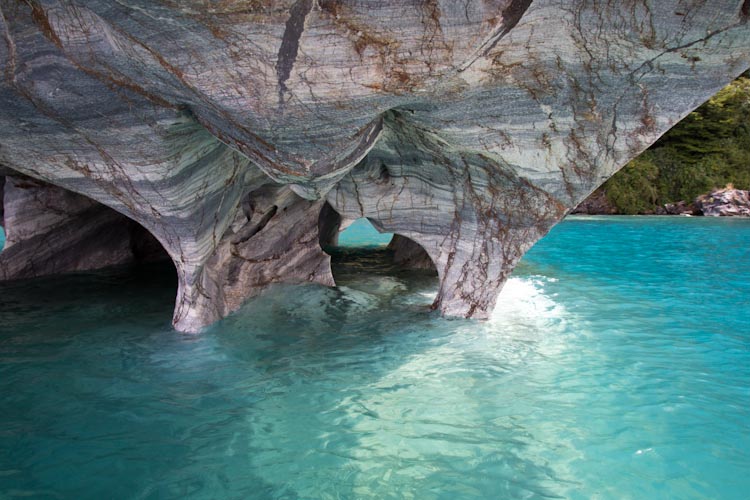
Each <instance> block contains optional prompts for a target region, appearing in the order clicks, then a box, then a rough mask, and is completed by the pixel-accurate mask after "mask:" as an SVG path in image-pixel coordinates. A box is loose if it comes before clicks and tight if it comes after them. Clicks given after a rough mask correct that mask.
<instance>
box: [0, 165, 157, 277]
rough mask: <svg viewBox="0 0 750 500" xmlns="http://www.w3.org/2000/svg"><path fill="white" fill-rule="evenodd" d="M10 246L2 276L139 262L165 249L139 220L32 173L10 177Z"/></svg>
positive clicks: (0, 260)
mask: <svg viewBox="0 0 750 500" xmlns="http://www.w3.org/2000/svg"><path fill="white" fill-rule="evenodd" d="M2 200H3V204H4V207H5V221H4V227H5V232H6V241H5V247H4V248H3V250H2V252H0V279H5V280H8V279H20V278H35V277H38V276H45V275H49V274H56V273H63V272H70V271H84V270H90V269H99V268H102V267H106V266H112V265H121V264H133V263H136V262H142V261H149V260H154V259H156V258H159V257H160V254H159V250H161V248H160V247H159V246H158V244H157V243H156V242H155V241H153V237H152V236H151V235H150V234H149V233H147V232H146V231H144V230H142V229H141V228H140V227H139V226H138V225H137V224H136V223H135V222H133V221H131V220H130V219H128V218H127V217H125V216H124V215H122V214H119V213H117V212H115V211H114V210H112V209H111V208H109V207H105V206H104V205H101V204H100V203H97V202H95V201H93V200H90V199H88V198H85V197H84V196H81V195H78V194H75V193H71V192H70V191H67V190H65V189H62V188H59V187H55V186H50V185H48V184H45V183H43V182H39V181H36V180H33V179H28V178H18V177H7V178H5V189H4V196H3V198H2Z"/></svg>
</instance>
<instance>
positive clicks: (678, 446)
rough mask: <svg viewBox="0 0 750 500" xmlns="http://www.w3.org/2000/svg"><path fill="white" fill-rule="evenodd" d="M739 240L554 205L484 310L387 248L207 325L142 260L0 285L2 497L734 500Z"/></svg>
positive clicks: (742, 317)
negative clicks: (543, 229)
mask: <svg viewBox="0 0 750 500" xmlns="http://www.w3.org/2000/svg"><path fill="white" fill-rule="evenodd" d="M371 236H372V234H371ZM749 249H750V221H749V220H730V219H708V218H658V217H651V218H648V217H628V218H625V217H623V218H620V217H609V218H596V217H594V218H586V219H583V218H575V219H569V220H567V221H566V222H564V223H562V224H560V225H559V226H558V227H556V228H555V229H554V230H553V231H552V233H551V234H550V235H549V236H548V237H547V238H545V239H544V240H543V241H542V242H540V243H539V244H538V245H537V246H536V247H535V248H534V249H533V250H532V251H531V252H530V253H529V254H528V255H527V256H526V257H525V258H524V260H523V262H522V264H521V266H520V267H519V268H518V270H517V271H516V273H515V274H514V276H513V277H512V278H511V280H510V282H509V283H508V284H507V286H506V288H505V289H504V291H503V293H502V295H501V298H500V301H499V303H498V306H497V309H496V311H495V314H494V317H493V318H492V320H491V321H489V322H486V323H479V322H471V321H463V320H453V321H448V320H443V319H440V318H438V317H436V316H435V315H434V314H432V313H430V312H429V311H428V306H429V304H430V302H431V300H432V298H433V295H434V293H435V290H436V281H435V279H434V278H433V277H432V276H430V275H426V274H420V273H403V272H402V273H398V272H394V271H393V270H392V269H390V268H389V266H388V265H387V264H386V263H384V261H383V260H382V257H383V251H382V250H381V251H380V253H377V252H376V253H369V254H367V253H362V252H356V251H351V250H349V251H343V252H339V253H338V254H337V256H336V260H337V261H338V263H337V264H336V265H335V272H336V277H337V279H338V282H339V284H340V287H339V288H338V289H325V288H322V287H318V286H301V287H288V286H286V287H277V288H274V289H272V290H271V291H270V292H269V293H267V294H266V295H265V296H263V297H261V298H260V299H257V300H255V301H252V302H250V303H249V304H248V305H247V306H246V307H244V308H243V309H242V310H241V311H240V312H239V313H237V314H235V315H233V316H231V317H230V318H228V319H226V320H225V321H223V322H221V323H220V324H218V325H216V326H214V327H212V328H211V329H209V330H208V331H207V332H206V333H204V334H202V335H181V334H178V333H175V332H173V331H172V330H171V329H170V327H169V321H170V314H171V307H172V302H173V298H174V296H173V294H174V282H173V280H174V278H173V276H172V274H171V273H170V272H157V270H156V269H155V268H153V269H145V270H141V271H138V272H132V270H128V269H123V270H115V271H107V272H98V273H83V274H77V275H74V276H68V277H61V278H55V279H47V280H37V281H29V282H16V283H6V284H2V285H0V331H1V332H2V333H1V334H0V394H1V396H0V498H15V497H32V498H75V499H79V498H94V499H100V498H289V499H294V498H326V499H334V498H347V499H348V498H394V499H396V498H398V499H401V498H417V499H433V498H434V499H461V498H491V499H497V498H514V499H515V498H580V499H589V498H601V499H610V498H618V499H620V498H632V499H643V498H655V499H662V498H680V499H690V498H723V499H727V498H728V499H733V498H736V499H741V498H747V497H748V494H750V476H749V475H748V470H750V314H749V313H750V255H749V251H750V250H749ZM342 261H343V262H342ZM365 269H368V271H367V273H365V271H364V270H365Z"/></svg>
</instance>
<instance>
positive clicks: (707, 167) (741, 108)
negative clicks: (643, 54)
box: [600, 72, 750, 214]
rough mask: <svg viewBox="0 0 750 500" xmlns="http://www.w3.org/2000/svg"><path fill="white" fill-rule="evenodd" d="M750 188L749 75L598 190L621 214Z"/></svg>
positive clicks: (724, 91) (696, 111)
mask: <svg viewBox="0 0 750 500" xmlns="http://www.w3.org/2000/svg"><path fill="white" fill-rule="evenodd" d="M727 184H733V185H734V187H735V188H737V189H750V72H748V73H744V74H743V75H742V76H740V77H739V78H737V79H736V80H734V81H733V82H732V83H730V84H729V85H727V86H726V87H725V88H724V89H722V90H721V91H719V93H718V94H716V95H715V96H714V97H712V98H711V99H710V100H708V101H707V102H706V103H704V104H703V105H702V106H700V107H699V108H697V109H696V110H695V111H693V112H692V113H690V114H689V115H688V116H686V117H685V118H684V119H683V120H682V121H681V122H680V123H678V124H677V125H675V126H674V127H673V128H672V129H671V130H670V131H668V132H667V133H666V134H664V135H663V136H662V137H661V138H660V139H659V140H658V141H657V142H656V143H655V144H654V145H652V146H651V147H650V148H649V149H648V150H646V151H644V152H643V153H642V154H641V155H640V156H638V157H637V158H635V159H634V160H632V161H631V162H630V163H628V164H627V165H626V166H625V167H623V169H622V170H620V171H619V172H618V173H617V174H615V175H614V176H613V177H612V178H611V179H609V180H608V181H607V182H606V183H605V184H604V185H603V186H602V187H601V188H600V189H602V190H604V192H605V194H606V197H607V200H608V201H609V203H610V204H611V205H612V206H613V207H614V208H615V209H616V211H617V212H618V213H621V214H638V213H649V212H653V211H655V210H656V208H657V207H659V206H663V205H664V204H666V203H675V202H678V201H683V200H684V201H686V202H688V203H690V202H692V201H693V200H694V199H695V198H696V197H697V196H699V195H701V194H704V193H708V192H710V191H711V190H713V189H715V188H721V187H724V186H725V185H727Z"/></svg>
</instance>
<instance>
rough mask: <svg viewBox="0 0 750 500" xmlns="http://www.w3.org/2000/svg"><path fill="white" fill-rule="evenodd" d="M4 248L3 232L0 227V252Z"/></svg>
mask: <svg viewBox="0 0 750 500" xmlns="http://www.w3.org/2000/svg"><path fill="white" fill-rule="evenodd" d="M4 246H5V230H4V229H3V228H2V227H0V252H1V251H2V250H3V247H4Z"/></svg>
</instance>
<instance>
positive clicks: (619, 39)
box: [0, 0, 750, 331]
mask: <svg viewBox="0 0 750 500" xmlns="http://www.w3.org/2000/svg"><path fill="white" fill-rule="evenodd" d="M746 4H747V2H745V1H738V0H731V1H730V0H714V1H703V2H692V3H690V4H689V5H685V3H684V2H681V1H678V0H671V1H664V2H652V3H651V4H640V3H636V4H632V3H627V4H626V3H618V2H582V1H574V2H559V1H556V0H533V1H532V0H498V1H495V2H487V1H483V0H482V1H480V0H468V1H466V2H449V1H434V2H421V1H420V2H417V1H414V0H399V1H394V2H359V1H356V0H351V1H348V0H346V1H344V0H341V1H338V0H337V1H330V0H325V1H324V0H318V1H313V0H296V1H293V0H285V1H279V2H219V3H212V4H207V3H205V2H198V1H193V0H187V1H184V2H157V3H154V2H145V1H142V0H125V1H118V2H109V1H105V0H87V1H83V0H72V1H66V2H61V1H55V0H50V1H45V2H37V1H29V2H11V3H9V2H4V3H3V2H0V25H2V31H3V33H4V35H3V41H2V43H0V65H2V74H3V76H4V78H3V79H2V80H0V165H2V166H4V167H5V168H9V169H10V170H11V171H12V174H6V175H18V174H24V175H26V176H28V177H30V178H34V179H39V180H42V181H44V182H46V183H48V184H50V185H54V186H58V187H61V188H65V189H66V190H68V191H71V192H74V193H78V194H80V195H83V196H85V197H87V198H90V199H92V200H95V201H96V202H98V203H100V204H103V205H106V206H108V207H110V208H113V209H114V210H116V211H118V212H120V213H122V214H124V215H125V216H127V217H128V218H130V219H133V220H134V221H136V222H138V223H139V224H140V225H141V226H143V227H144V228H146V229H147V230H148V231H149V232H151V233H152V234H153V235H154V236H155V237H156V239H158V241H159V242H160V243H161V245H162V246H163V247H164V249H165V250H166V251H167V253H168V254H169V255H170V257H171V258H172V260H173V261H174V263H175V266H176V268H177V272H178V277H179V296H178V300H177V305H176V310H175V316H174V322H175V326H176V327H177V328H179V329H181V330H185V331H197V330H199V329H200V328H201V327H202V326H204V325H207V324H209V323H211V322H212V321H215V320H216V319H217V318H219V317H222V316H224V315H226V314H227V313H228V312H230V311H231V310H233V309H235V308H236V307H237V306H238V304H239V303H241V302H242V300H244V299H245V298H247V297H249V296H251V295H254V294H256V293H257V292H258V290H260V289H262V288H263V287H264V286H265V284H266V283H271V282H280V281H283V282H293V283H299V282H302V281H312V282H317V283H325V284H332V278H331V275H330V269H329V264H328V261H327V260H326V257H325V255H324V254H322V252H321V251H320V245H319V243H320V241H321V240H322V241H324V242H330V241H333V240H334V239H335V237H334V236H333V229H332V228H334V227H336V224H334V223H333V222H330V223H329V222H325V223H323V224H319V221H320V219H319V214H320V212H321V210H322V209H323V207H325V206H326V204H325V201H327V202H328V205H330V207H331V209H332V210H333V211H335V212H336V213H337V214H338V217H340V218H341V220H344V221H351V220H352V219H355V218H357V217H362V216H365V217H368V218H369V219H370V220H371V221H372V222H373V224H375V225H376V226H377V227H378V228H379V229H382V230H386V231H392V232H395V233H396V234H399V235H401V236H404V237H406V238H408V239H410V240H411V241H413V242H415V243H416V244H418V245H420V246H421V247H422V248H424V250H425V251H426V253H427V254H428V255H429V257H430V260H431V261H432V262H433V263H434V265H435V267H436V268H437V270H438V273H439V276H440V291H439V294H438V297H437V300H436V304H435V305H436V307H437V308H438V309H439V310H440V311H441V312H442V313H444V314H446V315H458V316H468V317H478V318H483V317H487V316H488V315H489V313H490V312H491V310H492V308H493V306H494V303H495V299H496V297H497V294H498V293H499V291H500V288H501V287H502V285H503V283H504V282H505V280H506V278H507V276H508V275H509V273H510V272H511V270H512V269H513V267H514V265H515V263H516V262H517V261H518V260H519V259H520V258H521V256H522V255H523V254H524V252H525V251H526V250H527V249H528V248H530V247H531V246H532V245H533V244H534V242H535V241H537V240H538V239H539V238H541V237H542V236H544V234H546V232H547V231H548V230H549V229H550V228H551V227H552V226H553V225H554V224H555V223H557V222H558V221H560V220H561V219H562V218H563V217H564V216H565V215H566V214H567V213H568V212H569V211H570V210H571V209H572V208H574V207H575V206H577V205H578V204H579V203H580V202H581V201H582V200H583V199H585V198H586V196H587V195H588V194H589V193H591V192H592V191H593V190H594V189H595V188H596V187H597V186H599V185H600V184H601V183H603V182H604V181H605V180H606V179H607V178H609V177H610V176H611V175H612V174H613V173H615V172H616V171H617V170H618V169H619V168H620V167H621V166H623V165H624V164H625V163H626V162H627V161H628V160H630V159H631V158H633V157H634V156H636V155H637V154H638V153H640V152H641V151H642V150H643V149H645V148H646V147H648V146H649V145H650V144H651V143H653V142H654V141H655V140H656V139H657V138H658V137H659V136H660V135H661V134H663V133H664V132H665V131H666V130H667V129H669V128H670V127H671V126H672V125H673V124H674V123H676V122H677V121H678V120H679V119H680V118H682V117H683V116H684V115H685V114H686V113H688V112H689V111H691V110H692V109H694V108H695V107H697V106H698V105H699V104H701V103H702V102H703V101H705V100H706V99H707V98H709V97H710V96H711V95H713V94H714V93H715V92H716V91H717V90H719V89H720V88H721V87H722V86H723V85H725V84H726V83H727V82H729V81H730V80H732V79H733V78H734V77H736V76H737V75H738V74H740V73H741V72H743V71H744V70H746V69H747V68H748V66H750V29H749V28H748V25H747V20H748V15H749V13H750V7H748V5H746ZM0 171H3V170H0ZM61 196H62V195H61ZM3 203H4V204H5V207H6V217H7V213H8V203H9V202H8V200H7V198H6V200H5V201H4V202H3ZM50 217H52V218H54V215H52V214H51V215H50ZM325 217H326V218H327V219H330V221H333V219H334V218H335V217H333V215H332V214H330V213H329V214H328V215H326V216H325ZM53 227H56V226H55V225H54V224H52V225H51V226H50V228H51V229H50V231H54V229H52V228H53ZM319 228H321V229H322V230H324V234H323V235H322V237H321V236H320V235H319V231H320V229H319ZM50 234H52V233H50ZM79 234H80V237H79V238H78V239H80V240H81V241H82V240H83V239H92V238H93V237H92V236H85V235H84V234H83V233H79ZM55 237H57V236H55ZM35 241H36V240H35ZM93 241H94V243H93V244H97V243H96V242H97V240H96V239H95V238H94V239H93ZM100 243H101V242H100ZM20 244H21V243H20V242H19V241H16V243H14V245H20ZM10 248H11V249H12V248H13V247H12V246H11V247H10ZM41 249H42V247H41V246H40V245H36V246H35V244H32V242H31V239H29V243H28V246H27V250H26V251H25V252H24V255H23V256H22V255H18V256H17V257H9V256H8V257H5V258H6V259H7V260H11V259H21V260H23V259H25V258H27V257H28V255H27V254H28V253H30V252H31V253H33V252H37V251H42V250H41ZM8 255H11V254H8ZM8 265H15V264H13V263H9V264H8ZM50 270H52V271H56V268H54V266H53V267H51V268H50Z"/></svg>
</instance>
